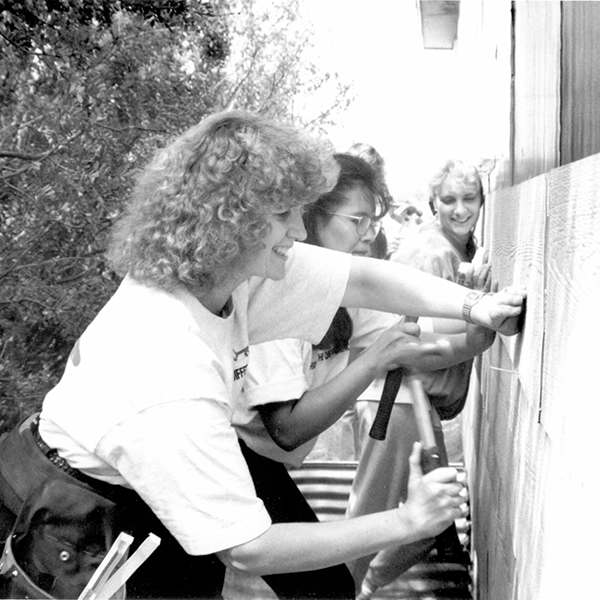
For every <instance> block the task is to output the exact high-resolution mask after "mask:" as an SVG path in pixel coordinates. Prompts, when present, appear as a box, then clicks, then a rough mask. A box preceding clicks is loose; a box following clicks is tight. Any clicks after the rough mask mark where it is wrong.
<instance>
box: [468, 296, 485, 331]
mask: <svg viewBox="0 0 600 600" xmlns="http://www.w3.org/2000/svg"><path fill="white" fill-rule="evenodd" d="M484 296H485V294H484V293H483V292H479V291H477V290H471V291H470V292H468V293H467V295H466V296H465V299H464V301H463V305H462V316H463V319H464V320H465V321H466V322H467V323H473V320H472V319H471V309H472V308H473V307H474V306H475V305H476V304H477V303H478V302H479V301H480V300H481V299H482V298H483V297H484Z"/></svg>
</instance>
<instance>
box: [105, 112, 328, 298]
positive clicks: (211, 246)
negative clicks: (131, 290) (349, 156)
mask: <svg viewBox="0 0 600 600" xmlns="http://www.w3.org/2000/svg"><path fill="white" fill-rule="evenodd" d="M337 172H338V168H337V165H336V163H335V161H334V160H333V158H332V152H331V150H330V148H329V146H328V145H327V144H325V143H324V142H321V141H319V140H316V139H312V138H310V137H308V136H306V135H304V134H303V133H302V132H300V131H298V130H297V129H296V128H294V127H292V126H289V125H284V124H280V123H276V122H274V121H272V120H271V119H269V118H267V117H264V116H261V115H258V114H252V113H246V112H242V111H224V112H221V113H216V114H214V115H212V116H210V117H208V118H206V119H204V120H203V121H202V122H200V123H199V124H198V125H196V126H195V127H192V128H191V129H190V130H188V131H187V132H185V133H183V134H182V135H180V136H179V137H178V138H176V139H175V140H174V141H173V142H172V143H171V144H169V145H168V146H167V147H166V148H164V149H163V150H162V151H160V152H159V153H158V154H157V155H156V156H155V158H154V159H153V160H152V161H151V162H150V164H149V165H148V166H147V167H146V168H145V169H144V171H143V172H142V173H141V175H140V177H139V178H138V181H137V185H136V187H135V189H134V193H133V197H132V199H131V202H130V203H129V205H128V206H127V208H126V211H125V214H124V216H123V218H122V219H121V220H120V221H119V222H118V223H117V224H116V226H115V228H114V230H113V234H112V238H111V242H110V245H109V250H108V258H109V261H110V263H111V264H112V266H113V268H114V269H115V271H116V272H117V273H119V274H120V275H125V274H126V273H129V274H130V275H131V276H132V277H134V278H136V279H138V280H140V281H143V282H145V283H147V284H151V285H156V286H158V287H163V288H167V289H170V288H173V287H175V286H176V285H178V284H179V283H183V284H187V285H191V286H194V287H196V288H198V289H200V290H204V291H208V290H210V289H212V287H214V285H215V284H217V283H218V282H219V281H220V280H221V279H222V277H223V276H224V275H225V274H226V273H227V270H228V267H229V266H230V265H231V264H232V261H233V260H234V259H236V258H237V257H239V256H240V255H241V254H242V253H246V252H250V253H251V252H252V251H253V250H256V249H258V248H259V247H260V244H261V240H262V239H263V237H264V235H265V233H266V231H267V228H268V221H269V219H270V217H271V216H272V214H273V213H274V212H275V211H277V210H281V209H284V208H287V207H292V206H301V205H304V204H307V203H309V202H314V201H315V200H316V199H317V198H318V197H319V196H320V195H321V194H323V193H326V192H327V191H329V190H330V189H331V188H332V187H333V185H334V184H335V181H336V179H337Z"/></svg>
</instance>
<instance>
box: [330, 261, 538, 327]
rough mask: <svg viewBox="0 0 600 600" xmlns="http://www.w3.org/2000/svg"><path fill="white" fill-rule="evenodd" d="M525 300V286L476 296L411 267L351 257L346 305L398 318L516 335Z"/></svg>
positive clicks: (511, 287) (344, 303) (453, 284)
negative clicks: (419, 318)
mask: <svg viewBox="0 0 600 600" xmlns="http://www.w3.org/2000/svg"><path fill="white" fill-rule="evenodd" d="M526 296H527V291H526V290H525V288H524V287H522V286H510V287H507V288H504V289H503V290H501V291H499V292H498V293H495V294H483V293H481V292H480V293H477V292H473V290H469V289H467V288H464V287H462V286H460V285H458V284H456V283H452V282H450V281H447V280H445V279H442V278H440V277H435V276H433V275H428V274H427V273H423V272H422V271H418V270H417V269H413V268H412V267H407V266H406V265H402V264H398V263H395V262H389V261H385V260H375V259H370V258H361V257H352V261H351V263H350V277H349V280H348V285H347V286H346V291H345V294H344V298H343V299H342V303H343V305H344V306H363V307H365V308H372V309H374V310H380V311H385V312H391V313H396V314H405V315H412V316H424V317H443V318H446V319H460V320H463V321H468V322H473V323H476V324H478V325H483V326H484V327H488V328H490V329H494V330H496V331H498V332H500V333H502V334H503V335H515V334H516V333H518V332H519V330H520V328H521V326H522V321H521V320H520V319H519V316H520V314H521V311H522V309H523V306H524V301H525V298H526ZM463 313H464V314H463Z"/></svg>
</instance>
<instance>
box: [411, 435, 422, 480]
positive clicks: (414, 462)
mask: <svg viewBox="0 0 600 600" xmlns="http://www.w3.org/2000/svg"><path fill="white" fill-rule="evenodd" d="M421 449H422V446H421V443H420V442H415V443H414V444H413V449H412V452H411V453H410V457H409V458H408V463H409V465H410V475H409V479H416V478H420V477H423V469H421Z"/></svg>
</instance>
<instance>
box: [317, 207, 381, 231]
mask: <svg viewBox="0 0 600 600" xmlns="http://www.w3.org/2000/svg"><path fill="white" fill-rule="evenodd" d="M325 212H327V214H328V215H333V216H334V217H346V219H352V220H353V221H355V222H356V231H357V233H358V235H365V233H367V231H369V229H372V230H373V233H374V234H375V235H377V234H378V233H379V231H380V230H381V221H379V220H378V219H373V218H371V217H367V215H363V216H362V217H355V216H354V215H344V214H342V213H335V212H328V211H325Z"/></svg>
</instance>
